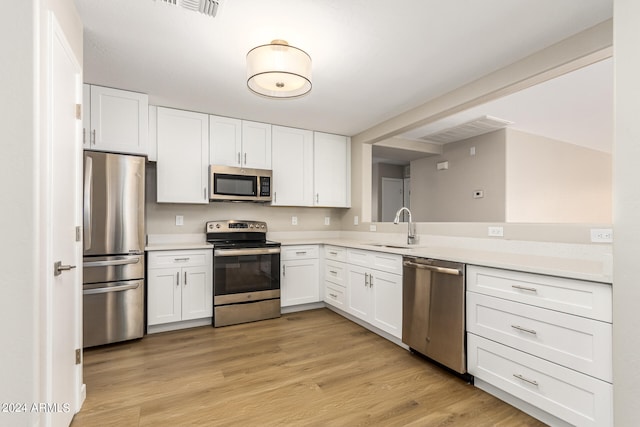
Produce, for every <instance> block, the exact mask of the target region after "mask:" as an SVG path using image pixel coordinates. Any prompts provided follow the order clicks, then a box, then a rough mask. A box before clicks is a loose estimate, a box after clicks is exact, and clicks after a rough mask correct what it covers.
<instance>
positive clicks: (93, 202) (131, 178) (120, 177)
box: [83, 151, 145, 347]
mask: <svg viewBox="0 0 640 427" xmlns="http://www.w3.org/2000/svg"><path fill="white" fill-rule="evenodd" d="M144 172H145V158H144V157H139V156H130V155H122V154H111V153H102V152H97V151H85V153H84V237H83V239H84V244H83V246H84V266H83V273H84V278H83V304H84V308H83V329H84V332H83V337H84V344H83V346H84V347H92V346H96V345H101V344H108V343H113V342H118V341H124V340H130V339H134V338H140V337H142V336H143V335H144V272H145V268H144V243H145V230H144V182H145V177H144Z"/></svg>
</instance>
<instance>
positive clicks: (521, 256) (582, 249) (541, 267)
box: [145, 234, 613, 283]
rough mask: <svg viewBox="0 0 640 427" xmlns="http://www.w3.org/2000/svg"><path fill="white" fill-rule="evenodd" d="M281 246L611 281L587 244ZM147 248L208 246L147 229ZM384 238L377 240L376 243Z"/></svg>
mask: <svg viewBox="0 0 640 427" xmlns="http://www.w3.org/2000/svg"><path fill="white" fill-rule="evenodd" d="M273 237H274V239H273V240H276V241H279V242H280V243H281V244H282V245H283V246H292V245H334V246H342V247H346V248H355V249H364V250H370V251H378V252H385V253H394V254H398V255H408V256H417V257H424V258H435V259H442V260H448V261H456V262H462V263H465V264H474V265H480V266H486V267H495V268H503V269H508V270H517V271H523V272H528V273H537V274H546V275H551V276H558V277H567V278H572V279H579V280H587V281H592V282H601V283H611V282H612V276H613V271H612V269H613V267H612V264H613V258H612V256H611V254H610V253H607V251H594V250H592V249H593V247H591V246H584V245H566V244H559V243H535V242H516V241H491V240H489V241H487V240H486V239H458V240H455V239H444V240H443V239H437V238H434V239H430V238H429V236H426V238H421V239H420V240H419V241H420V243H419V244H417V245H410V246H408V245H405V244H402V243H397V242H396V243H394V242H389V243H387V242H377V241H368V240H363V239H353V238H343V237H334V236H331V237H322V236H320V237H318V236H305V237H302V238H286V237H285V236H273ZM147 241H148V243H147V246H146V248H145V249H146V250H147V251H165V250H192V249H211V248H212V246H211V245H210V244H209V243H207V242H206V239H205V237H204V235H203V234H193V235H149V236H148V239H147ZM385 243H386V244H387V245H385V246H380V244H385Z"/></svg>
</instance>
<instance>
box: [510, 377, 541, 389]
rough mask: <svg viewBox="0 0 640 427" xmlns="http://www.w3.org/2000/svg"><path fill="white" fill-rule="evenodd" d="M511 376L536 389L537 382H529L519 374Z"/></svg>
mask: <svg viewBox="0 0 640 427" xmlns="http://www.w3.org/2000/svg"><path fill="white" fill-rule="evenodd" d="M513 376H514V377H516V378H517V379H519V380H522V381H524V382H526V383H529V384H532V385H534V386H536V387H537V386H538V381H534V380H530V379H529V378H525V377H523V376H522V375H520V374H513Z"/></svg>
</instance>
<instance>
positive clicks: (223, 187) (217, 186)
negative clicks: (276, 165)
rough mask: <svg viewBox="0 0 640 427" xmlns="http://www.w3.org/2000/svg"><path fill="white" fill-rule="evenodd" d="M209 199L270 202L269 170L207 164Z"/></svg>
mask: <svg viewBox="0 0 640 427" xmlns="http://www.w3.org/2000/svg"><path fill="white" fill-rule="evenodd" d="M209 200H213V201H224V200H227V201H233V202H242V201H245V202H270V201H271V171H270V170H266V169H245V168H238V167H233V166H217V165H211V166H209Z"/></svg>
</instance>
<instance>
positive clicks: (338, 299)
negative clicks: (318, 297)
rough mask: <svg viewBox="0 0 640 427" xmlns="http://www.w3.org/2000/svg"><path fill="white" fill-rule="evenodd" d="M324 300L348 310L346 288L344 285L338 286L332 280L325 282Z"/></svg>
mask: <svg viewBox="0 0 640 427" xmlns="http://www.w3.org/2000/svg"><path fill="white" fill-rule="evenodd" d="M324 301H325V302H326V303H327V304H331V305H333V306H334V307H336V308H339V309H341V310H345V311H346V309H347V308H346V298H345V290H344V288H343V287H342V286H338V285H336V284H335V283H332V282H325V284H324Z"/></svg>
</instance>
